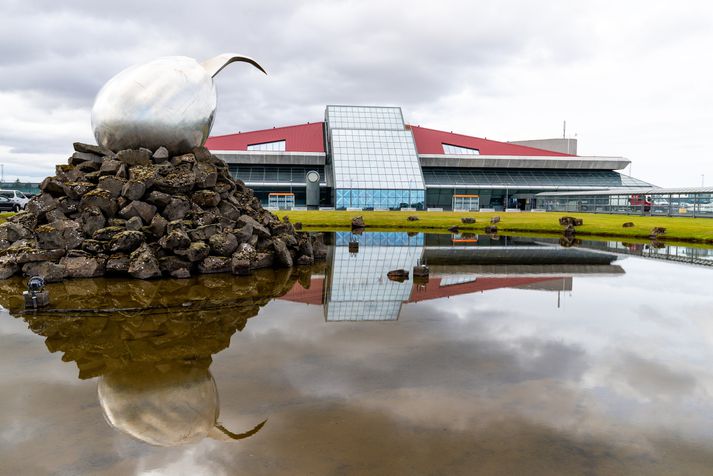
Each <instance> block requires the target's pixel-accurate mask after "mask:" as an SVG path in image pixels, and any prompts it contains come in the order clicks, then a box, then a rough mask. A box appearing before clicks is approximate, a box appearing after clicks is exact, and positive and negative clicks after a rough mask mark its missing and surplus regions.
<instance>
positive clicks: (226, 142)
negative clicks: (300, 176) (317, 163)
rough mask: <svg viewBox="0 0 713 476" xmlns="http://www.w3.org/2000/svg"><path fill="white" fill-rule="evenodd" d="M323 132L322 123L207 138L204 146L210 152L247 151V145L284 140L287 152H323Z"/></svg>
mask: <svg viewBox="0 0 713 476" xmlns="http://www.w3.org/2000/svg"><path fill="white" fill-rule="evenodd" d="M323 130H324V123H323V122H313V123H311V124H309V123H308V124H299V125H296V126H287V127H274V128H272V129H265V130H262V131H251V132H239V133H237V134H227V135H224V136H213V137H209V138H208V140H207V141H206V143H205V146H206V147H207V148H208V149H210V150H247V149H248V146H249V145H253V144H263V143H265V142H276V141H280V140H284V141H285V151H287V152H324V133H323Z"/></svg>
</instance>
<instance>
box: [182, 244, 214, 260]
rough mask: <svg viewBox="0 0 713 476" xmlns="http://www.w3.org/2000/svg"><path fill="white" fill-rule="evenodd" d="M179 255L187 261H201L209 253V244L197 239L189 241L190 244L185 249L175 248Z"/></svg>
mask: <svg viewBox="0 0 713 476" xmlns="http://www.w3.org/2000/svg"><path fill="white" fill-rule="evenodd" d="M174 253H176V254H177V255H179V256H185V257H186V259H187V260H188V261H191V262H197V261H202V260H204V259H205V258H207V257H208V255H209V254H210V246H208V245H206V244H205V243H203V242H202V241H197V242H195V243H191V245H190V246H189V247H188V248H187V249H185V250H175V251H174Z"/></svg>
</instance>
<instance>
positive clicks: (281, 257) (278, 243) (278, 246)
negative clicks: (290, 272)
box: [272, 238, 292, 268]
mask: <svg viewBox="0 0 713 476" xmlns="http://www.w3.org/2000/svg"><path fill="white" fill-rule="evenodd" d="M272 246H273V247H274V249H275V260H276V261H277V263H278V264H279V265H280V266H282V267H285V268H291V267H292V255H290V252H289V251H288V249H287V245H286V244H285V242H284V241H282V240H281V239H280V238H275V239H274V240H273V242H272Z"/></svg>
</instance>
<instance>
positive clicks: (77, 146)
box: [73, 142, 116, 159]
mask: <svg viewBox="0 0 713 476" xmlns="http://www.w3.org/2000/svg"><path fill="white" fill-rule="evenodd" d="M73 145H74V150H76V151H77V152H84V153H86V154H94V155H98V156H100V157H110V158H112V159H113V158H116V154H115V153H114V152H112V151H111V150H109V149H107V148H105V147H101V146H98V145H91V144H83V143H81V142H75V143H74V144H73Z"/></svg>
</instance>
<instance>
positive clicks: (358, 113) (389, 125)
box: [325, 106, 404, 131]
mask: <svg viewBox="0 0 713 476" xmlns="http://www.w3.org/2000/svg"><path fill="white" fill-rule="evenodd" d="M325 117H326V119H327V125H328V126H329V128H330V129H369V130H401V131H402V130H404V118H403V116H402V115H401V108H400V107H369V106H327V112H326V115H325Z"/></svg>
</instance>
